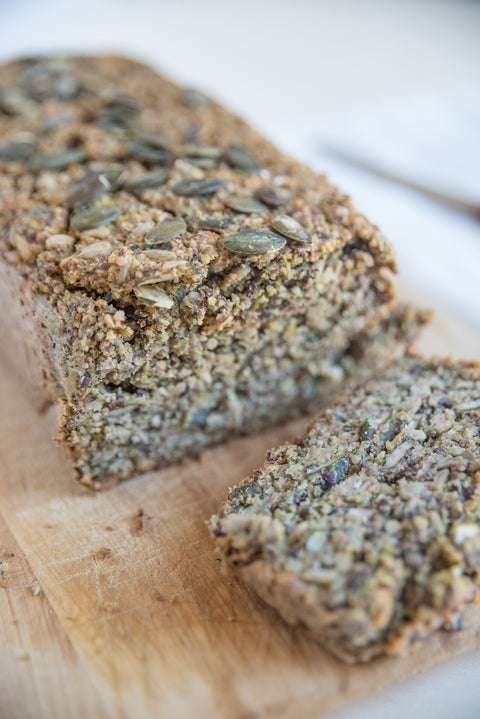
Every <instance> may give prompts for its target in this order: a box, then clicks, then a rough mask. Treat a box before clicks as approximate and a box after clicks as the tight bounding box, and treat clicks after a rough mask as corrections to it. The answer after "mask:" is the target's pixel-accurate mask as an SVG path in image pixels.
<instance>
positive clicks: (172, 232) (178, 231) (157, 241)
mask: <svg viewBox="0 0 480 719" xmlns="http://www.w3.org/2000/svg"><path fill="white" fill-rule="evenodd" d="M186 229H187V225H186V223H185V220H182V218H181V217H174V218H173V219H172V220H165V222H160V224H158V225H155V227H154V228H153V229H151V230H150V231H149V232H147V234H146V235H145V244H146V245H161V244H162V243H164V242H169V241H170V240H173V239H175V237H178V235H183V234H184V232H185V230H186Z"/></svg>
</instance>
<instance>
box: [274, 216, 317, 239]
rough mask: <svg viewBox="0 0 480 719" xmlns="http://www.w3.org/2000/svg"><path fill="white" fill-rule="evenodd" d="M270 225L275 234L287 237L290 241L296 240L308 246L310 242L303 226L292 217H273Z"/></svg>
mask: <svg viewBox="0 0 480 719" xmlns="http://www.w3.org/2000/svg"><path fill="white" fill-rule="evenodd" d="M270 224H271V226H272V227H273V229H274V230H275V231H276V232H279V233H280V234H281V235H283V236H284V237H288V238H289V239H290V240H296V241H297V242H301V243H303V244H310V242H311V241H312V238H311V237H310V235H309V234H308V232H307V231H306V229H305V228H304V226H303V225H301V224H300V222H298V220H295V218H293V217H289V216H288V215H281V216H280V217H275V219H274V220H272V222H271V223H270Z"/></svg>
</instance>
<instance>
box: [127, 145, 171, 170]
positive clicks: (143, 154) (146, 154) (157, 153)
mask: <svg viewBox="0 0 480 719" xmlns="http://www.w3.org/2000/svg"><path fill="white" fill-rule="evenodd" d="M128 152H129V154H130V156H131V157H133V159H134V160H138V161H139V162H143V163H145V164H146V165H153V164H155V165H169V164H170V163H171V162H172V159H173V158H172V153H171V152H169V150H163V149H160V148H158V147H151V146H149V145H143V144H141V143H140V142H129V143H128Z"/></svg>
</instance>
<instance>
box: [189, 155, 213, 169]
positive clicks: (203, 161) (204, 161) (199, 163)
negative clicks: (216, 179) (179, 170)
mask: <svg viewBox="0 0 480 719" xmlns="http://www.w3.org/2000/svg"><path fill="white" fill-rule="evenodd" d="M188 161H189V163H190V164H191V165H195V166H196V167H200V168H201V169H202V170H216V169H217V167H218V165H219V160H217V159H216V158H215V157H189V158H188Z"/></svg>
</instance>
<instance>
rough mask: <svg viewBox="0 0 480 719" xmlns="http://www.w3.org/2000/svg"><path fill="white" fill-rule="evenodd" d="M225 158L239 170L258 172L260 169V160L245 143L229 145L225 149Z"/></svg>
mask: <svg viewBox="0 0 480 719" xmlns="http://www.w3.org/2000/svg"><path fill="white" fill-rule="evenodd" d="M225 159H226V160H227V162H228V164H229V165H231V166H232V167H234V168H236V169H237V170H245V171H246V172H256V171H257V170H259V169H260V165H259V164H258V160H257V158H256V157H255V155H254V154H253V152H250V150H247V148H246V147H243V145H229V146H228V147H227V149H226V150H225Z"/></svg>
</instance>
